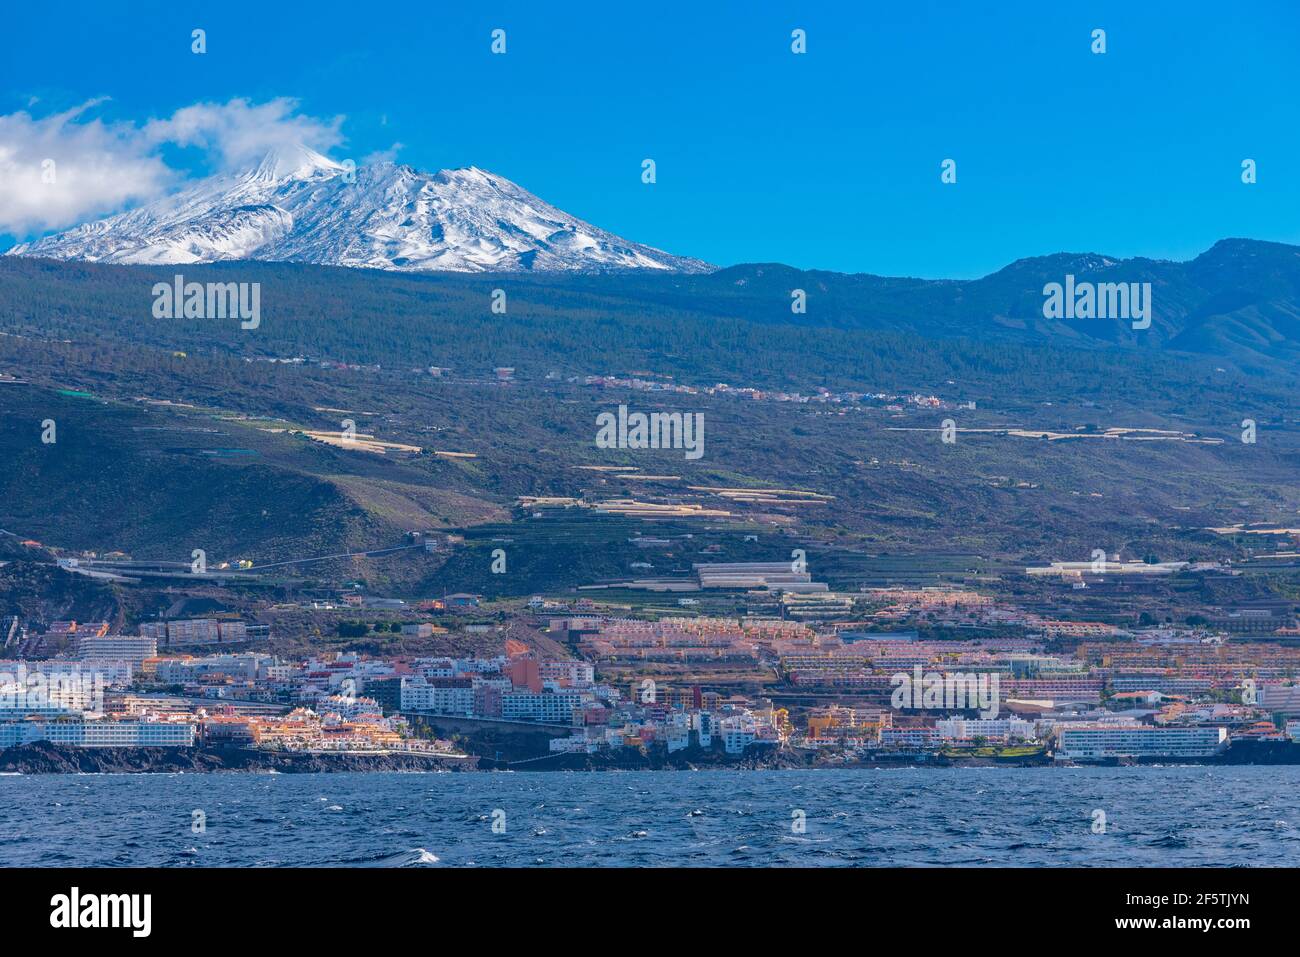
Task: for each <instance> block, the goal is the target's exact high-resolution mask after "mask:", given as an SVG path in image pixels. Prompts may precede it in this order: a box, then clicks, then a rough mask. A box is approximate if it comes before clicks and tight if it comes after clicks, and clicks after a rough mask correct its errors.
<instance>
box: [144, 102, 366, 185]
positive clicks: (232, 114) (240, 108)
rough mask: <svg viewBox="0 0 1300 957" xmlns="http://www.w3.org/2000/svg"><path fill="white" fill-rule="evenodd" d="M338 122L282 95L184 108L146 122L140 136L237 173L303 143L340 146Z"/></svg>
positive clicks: (318, 146) (317, 147)
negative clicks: (204, 153) (197, 151)
mask: <svg viewBox="0 0 1300 957" xmlns="http://www.w3.org/2000/svg"><path fill="white" fill-rule="evenodd" d="M342 124H343V117H341V116H336V117H334V119H332V120H329V121H325V120H319V119H316V118H315V117H311V116H304V115H302V114H300V113H299V112H298V102H297V101H296V100H292V99H288V98H286V97H278V98H277V99H274V100H269V101H267V102H266V103H262V104H256V103H250V102H249V101H248V100H244V99H234V100H231V101H230V102H229V103H195V104H194V105H193V106H187V107H184V108H182V109H179V110H177V111H176V112H175V113H173V114H172V115H171V117H170V119H166V120H151V121H150V122H149V123H148V124H146V125H145V128H144V134H145V136H146V137H147V138H149V139H151V140H153V141H155V142H159V143H175V144H177V145H178V146H198V147H201V148H203V149H205V150H210V151H212V152H213V153H215V154H216V156H217V158H218V159H219V160H220V163H221V165H222V166H223V167H225V168H226V169H239V168H242V167H245V166H248V165H250V164H252V163H256V162H257V161H258V160H260V159H261V158H262V157H263V156H265V155H266V154H267V152H269V151H270V150H273V149H285V148H290V147H293V146H297V145H302V146H308V147H311V148H312V149H314V150H316V151H317V152H320V153H324V152H327V151H328V150H330V149H333V148H334V147H336V146H338V145H339V144H340V143H342V142H343V135H342V134H341V133H340V132H339V127H340V126H341V125H342Z"/></svg>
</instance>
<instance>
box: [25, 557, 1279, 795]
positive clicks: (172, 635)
mask: <svg viewBox="0 0 1300 957" xmlns="http://www.w3.org/2000/svg"><path fill="white" fill-rule="evenodd" d="M694 571H695V576H696V579H697V581H698V582H699V583H701V585H702V587H703V588H705V589H708V590H709V591H710V593H713V594H716V593H718V590H724V591H727V592H728V593H739V594H743V595H745V596H746V597H747V598H748V600H749V601H750V602H752V607H753V612H752V613H748V614H744V615H738V616H735V617H731V616H721V615H714V614H706V613H704V612H701V611H699V610H696V609H694V608H692V607H691V606H690V605H688V604H685V602H696V601H697V600H696V599H685V600H684V602H683V603H682V604H679V605H677V606H676V608H675V609H674V610H673V611H672V612H671V613H668V614H659V615H653V616H651V615H634V614H628V613H627V610H626V609H622V608H617V607H614V606H612V605H609V604H602V603H600V602H597V601H595V600H593V599H592V598H590V597H578V598H573V597H560V596H556V597H544V596H534V597H532V598H530V599H529V600H527V601H513V602H484V601H483V599H482V597H481V596H478V595H470V594H455V595H447V596H442V597H441V598H439V599H436V600H430V601H425V602H420V603H411V604H408V603H406V602H401V601H397V602H395V603H394V602H389V603H387V604H386V603H384V602H382V601H375V600H373V599H372V600H367V601H364V602H363V601H361V600H359V599H354V600H348V601H342V600H341V601H339V602H338V610H339V611H341V612H342V613H345V614H346V613H350V612H352V611H353V610H355V609H361V610H363V611H370V612H372V613H373V612H376V610H382V611H383V612H384V613H386V614H389V615H390V621H389V622H378V623H374V624H368V623H364V622H362V623H358V622H355V621H352V620H350V619H342V618H340V619H339V620H338V625H337V629H338V632H339V634H340V635H353V636H361V635H366V636H368V635H371V634H372V631H371V629H372V628H376V629H378V628H382V629H383V630H384V631H385V632H387V633H389V634H392V635H395V636H401V637H402V638H403V639H408V640H410V641H412V642H414V643H416V644H417V645H420V644H422V645H423V646H425V647H427V648H428V649H429V651H428V652H425V653H421V652H412V653H398V654H384V653H376V652H373V651H364V650H355V649H353V650H339V651H325V650H321V651H317V652H315V653H312V654H309V655H304V656H290V655H286V654H284V653H277V652H273V651H271V650H268V649H269V648H270V646H271V644H272V642H273V638H274V634H273V632H274V629H275V627H276V626H275V625H274V624H267V623H266V622H262V621H257V620H255V619H253V618H245V617H243V616H240V615H236V614H232V613H221V614H219V615H217V616H214V617H198V618H176V619H166V620H151V621H141V622H138V623H136V625H135V627H134V628H131V629H129V630H121V629H113V628H112V627H111V626H110V625H109V623H108V622H104V621H98V622H94V621H91V622H87V621H72V620H61V621H51V622H39V621H34V620H26V619H23V618H21V617H19V616H9V617H7V618H5V619H4V620H3V621H0V641H3V645H4V649H5V651H4V655H3V657H4V660H0V747H2V748H6V749H13V748H19V749H21V748H23V747H25V746H30V745H33V744H36V743H38V742H48V743H50V744H53V745H57V746H61V747H66V748H81V749H98V748H159V749H196V748H198V749H207V750H211V751H217V752H220V751H223V750H224V751H239V752H241V753H247V752H275V753H280V754H285V753H297V754H312V755H330V754H348V755H353V756H357V755H361V756H374V757H376V758H378V757H380V756H392V755H408V756H409V755H420V756H427V757H430V758H435V757H436V758H437V759H439V761H440V766H448V765H452V766H455V767H456V768H458V769H468V768H484V769H488V768H502V769H504V768H528V769H537V770H543V769H547V768H566V769H575V768H582V769H586V768H602V767H671V766H681V767H688V766H689V767H698V766H726V765H728V764H744V765H746V766H764V767H818V766H854V765H878V766H889V765H897V764H917V763H920V764H954V763H956V764H960V763H991V764H999V763H1002V764H1014V765H1032V764H1044V765H1048V764H1055V763H1085V762H1110V763H1129V762H1169V761H1231V762H1242V763H1292V762H1297V761H1300V628H1298V627H1297V624H1296V621H1295V618H1294V616H1293V610H1292V609H1290V608H1280V609H1278V608H1268V609H1263V608H1256V609H1240V610H1231V611H1229V610H1224V611H1223V612H1222V614H1221V615H1219V616H1217V617H1207V616H1195V619H1194V621H1190V622H1182V623H1172V622H1151V623H1145V624H1141V625H1136V626H1122V625H1118V624H1114V623H1108V622H1102V621H1087V620H1071V619H1063V618H1058V617H1053V616H1047V615H1043V614H1041V613H1039V612H1036V611H1032V610H1028V609H1026V608H1023V607H1020V606H1018V605H1017V604H1016V603H1014V602H1012V601H1009V600H1007V599H1006V598H1005V597H999V596H996V595H992V594H987V593H983V592H981V591H980V590H978V589H975V588H970V587H960V586H953V585H940V586H927V587H899V586H889V587H877V588H863V589H862V590H860V591H858V592H856V593H848V592H845V593H836V592H831V591H829V590H827V589H826V588H825V586H824V585H821V584H820V583H817V582H813V581H812V580H811V574H810V572H809V571H808V570H807V568H806V566H803V565H800V564H798V563H796V564H794V565H791V564H789V563H778V562H769V563H731V564H725V563H713V564H709V563H705V564H699V565H697V566H696V567H695V570H694ZM1173 571H1180V572H1181V571H1186V569H1183V568H1177V569H1170V568H1162V567H1161V566H1159V565H1157V564H1147V565H1143V566H1142V568H1141V569H1138V568H1135V567H1132V566H1129V567H1125V566H1123V565H1120V564H1116V565H1115V567H1113V568H1111V567H1102V568H1094V567H1092V566H1090V565H1088V564H1087V563H1078V565H1077V567H1075V566H1071V565H1069V564H1068V563H1057V565H1056V566H1052V567H1049V568H1028V569H1026V570H1025V572H1026V575H1027V576H1029V577H1044V576H1047V577H1052V578H1059V579H1064V581H1065V582H1066V583H1067V584H1063V585H1062V587H1070V586H1069V585H1068V582H1070V581H1074V582H1076V583H1084V584H1086V583H1087V582H1088V581H1089V580H1093V581H1094V583H1095V582H1096V580H1099V579H1104V578H1115V577H1123V576H1124V575H1143V576H1147V577H1149V576H1156V577H1158V576H1161V575H1164V574H1169V573H1172V572H1173ZM314 604H315V605H316V606H318V607H320V606H322V605H323V604H328V603H321V602H316V603H314ZM329 607H330V610H331V611H332V610H334V606H333V605H330V606H329ZM457 639H466V640H468V641H469V642H470V643H471V644H472V646H473V647H477V648H492V649H495V650H494V651H493V653H485V652H482V651H480V652H477V653H472V654H465V653H436V651H435V650H434V649H436V647H437V646H438V645H439V643H440V642H442V643H445V644H446V645H447V646H448V647H451V646H452V645H454V644H455V643H456V640H457ZM466 646H467V647H468V646H469V645H466Z"/></svg>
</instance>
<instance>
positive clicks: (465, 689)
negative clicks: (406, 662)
mask: <svg viewBox="0 0 1300 957" xmlns="http://www.w3.org/2000/svg"><path fill="white" fill-rule="evenodd" d="M401 710H403V711H429V712H432V713H434V714H447V715H461V716H463V717H472V716H473V714H474V685H473V682H472V681H471V680H470V679H469V678H465V679H463V680H456V679H442V680H438V679H434V680H433V681H426V680H425V679H423V678H403V679H402V699H401Z"/></svg>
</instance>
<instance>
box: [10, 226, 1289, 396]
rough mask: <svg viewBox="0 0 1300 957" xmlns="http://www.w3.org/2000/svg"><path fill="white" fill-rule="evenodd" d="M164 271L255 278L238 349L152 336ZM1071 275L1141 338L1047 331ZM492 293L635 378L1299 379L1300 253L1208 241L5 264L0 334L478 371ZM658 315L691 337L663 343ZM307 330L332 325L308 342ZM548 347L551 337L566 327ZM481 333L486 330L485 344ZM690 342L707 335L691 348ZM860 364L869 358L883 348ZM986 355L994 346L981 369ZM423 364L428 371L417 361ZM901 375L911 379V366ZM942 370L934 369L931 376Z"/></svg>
mask: <svg viewBox="0 0 1300 957" xmlns="http://www.w3.org/2000/svg"><path fill="white" fill-rule="evenodd" d="M177 273H183V274H184V275H185V276H186V277H187V278H191V279H198V280H200V281H208V280H214V279H215V280H220V281H229V280H239V281H251V282H261V283H262V284H263V296H264V313H265V314H266V315H267V316H268V319H269V322H268V325H267V327H266V328H264V329H263V330H262V331H261V334H259V335H257V336H249V337H244V338H243V339H242V341H240V340H238V339H231V338H230V337H229V336H228V333H229V330H228V329H226V330H222V329H217V328H214V327H213V325H212V324H211V323H202V322H200V323H193V322H186V321H184V320H174V321H170V322H168V323H167V324H166V325H162V324H160V323H159V322H157V321H156V320H152V318H151V317H150V315H149V311H148V307H149V304H150V298H149V289H150V287H151V286H152V284H153V283H154V282H157V281H170V280H171V279H172V277H173V276H174V275H176V274H177ZM1067 274H1071V275H1073V276H1074V277H1075V279H1076V281H1078V282H1085V281H1089V282H1096V283H1103V282H1113V283H1121V282H1122V283H1133V282H1138V283H1141V282H1149V283H1151V287H1152V299H1153V303H1154V305H1153V310H1152V311H1153V316H1152V322H1151V327H1150V328H1149V329H1144V330H1134V329H1132V328H1131V327H1130V323H1128V322H1126V321H1122V320H1114V319H1047V318H1044V316H1043V300H1044V295H1043V287H1044V285H1045V284H1047V283H1050V282H1057V283H1060V282H1063V281H1064V279H1065V276H1066V275H1067ZM497 288H501V289H503V290H504V291H505V292H506V293H507V296H508V297H509V310H508V313H507V315H508V316H510V317H511V318H515V319H518V318H525V319H527V320H528V322H529V324H530V326H529V329H530V331H529V333H527V334H525V335H524V339H525V340H526V349H527V352H528V353H529V354H531V355H538V354H543V355H545V354H547V353H552V354H553V355H555V356H556V357H558V358H563V357H564V356H565V354H566V350H565V347H564V346H563V345H561V344H560V343H559V342H557V341H555V340H556V337H555V336H553V335H552V329H551V324H550V320H558V319H563V320H565V322H566V325H568V326H572V325H573V324H574V323H579V322H580V323H583V324H584V332H583V334H582V336H581V339H582V341H584V342H588V343H590V344H592V345H593V346H594V347H596V348H597V349H598V350H601V351H607V352H611V353H617V352H620V351H621V353H622V354H621V355H619V356H618V358H617V359H615V364H618V363H619V362H622V361H623V360H624V359H627V360H629V364H628V367H631V368H635V367H636V366H637V364H636V363H635V362H632V361H630V360H631V356H630V355H628V353H634V352H641V351H645V350H650V351H651V353H652V354H653V351H654V350H656V349H657V348H659V349H662V351H663V353H664V356H663V358H664V359H670V360H674V361H677V362H679V363H680V364H679V366H678V368H679V370H680V371H681V372H682V373H686V372H690V371H696V370H698V372H699V373H700V374H701V375H727V374H729V373H728V371H727V370H728V363H727V362H726V361H725V358H724V359H723V361H714V362H712V363H710V362H708V361H702V357H701V356H700V355H699V354H698V350H699V348H701V347H702V346H704V344H705V342H707V343H708V345H709V346H711V347H712V351H714V352H717V351H719V349H721V351H723V352H729V353H730V355H732V356H736V355H741V356H746V357H752V358H753V359H754V360H755V361H758V360H761V358H762V356H761V350H760V353H759V354H756V353H755V350H754V348H753V343H752V339H753V338H754V337H755V336H756V335H761V336H762V337H763V338H764V339H765V340H767V341H768V342H779V344H780V346H781V348H780V349H778V350H777V351H781V352H784V351H785V349H786V345H787V344H789V345H795V344H798V345H800V346H801V347H806V346H808V345H810V344H811V345H813V346H814V348H813V349H812V350H807V349H806V348H801V351H806V352H808V353H809V354H808V355H807V360H808V363H809V366H808V367H807V368H806V371H809V372H815V373H816V374H817V375H819V376H821V377H823V378H827V377H829V376H832V375H834V374H835V372H836V371H837V366H842V365H843V363H842V362H837V361H835V358H836V357H841V358H842V357H843V356H844V355H845V353H844V348H845V344H844V341H843V340H840V341H836V340H834V339H825V338H823V339H821V340H819V341H818V342H817V343H810V342H808V341H801V340H799V339H798V338H797V337H795V336H793V335H792V334H791V333H789V332H784V331H782V332H773V331H771V330H769V331H767V332H765V333H761V334H759V333H754V332H753V331H752V330H751V331H747V330H746V329H745V328H744V326H743V325H738V323H747V322H757V323H760V324H765V325H776V326H781V327H799V328H825V329H840V330H864V331H869V332H876V333H894V334H899V335H904V336H917V337H923V338H924V339H925V340H926V341H928V342H930V343H934V342H935V340H936V339H937V340H945V341H952V340H964V341H965V344H964V345H963V348H962V360H961V361H962V363H963V364H968V363H970V362H975V363H978V362H979V361H981V360H982V358H983V356H982V355H981V353H980V351H979V349H978V343H997V342H1003V341H1012V342H1016V343H1019V344H1021V345H1026V346H1038V347H1043V348H1046V349H1060V348H1064V349H1071V350H1073V349H1078V348H1088V349H1092V348H1102V347H1123V348H1125V349H1126V350H1127V349H1131V350H1135V351H1138V352H1145V353H1177V354H1190V355H1200V356H1205V357H1207V358H1211V359H1213V360H1215V361H1217V362H1220V363H1230V364H1233V365H1235V366H1237V367H1238V368H1240V369H1242V370H1243V371H1250V372H1256V371H1266V372H1281V373H1284V374H1285V373H1291V374H1294V373H1295V372H1296V370H1297V369H1300V247H1297V246H1289V245H1284V244H1281V243H1268V242H1258V241H1254V240H1245V239H1227V240H1222V241H1220V242H1218V243H1216V244H1215V245H1214V246H1213V247H1212V248H1211V249H1209V250H1207V251H1206V252H1204V253H1202V254H1201V255H1200V256H1197V257H1196V258H1195V259H1193V260H1190V261H1189V262H1182V263H1178V262H1170V261H1159V260H1150V259H1127V260H1124V259H1115V258H1111V257H1106V256H1102V255H1096V254H1069V253H1058V254H1055V255H1051V256H1041V257H1035V258H1031V259H1022V260H1019V261H1017V262H1015V263H1012V264H1010V265H1008V266H1006V267H1005V268H1003V269H1001V270H999V271H997V272H995V273H993V274H991V275H989V276H985V277H984V278H982V279H975V280H961V281H958V280H923V279H905V278H886V277H880V276H872V275H868V274H843V273H830V272H822V271H816V270H810V271H805V270H798V269H794V268H792V267H789V266H782V265H779V264H747V265H740V266H732V267H729V268H726V269H722V270H718V271H717V272H713V273H710V274H702V275H683V274H667V275H661V274H646V273H636V272H624V273H616V274H607V275H577V276H548V275H525V274H508V275H507V274H497V275H486V276H472V275H465V274H457V273H423V274H414V275H394V274H391V273H381V272H374V271H358V270H348V269H334V268H326V267H311V266H293V265H288V264H275V263H233V264H221V265H216V266H186V267H180V266H176V267H170V266H169V267H138V266H125V267H121V266H118V267H115V266H100V265H93V264H83V263H59V262H53V261H43V260H32V259H25V258H21V257H3V258H0V308H2V309H3V316H2V318H0V321H2V322H4V323H5V325H6V327H7V328H10V329H12V330H13V331H18V330H19V329H27V330H31V331H33V332H37V333H43V334H45V335H59V334H68V335H69V337H71V334H72V333H75V332H76V331H78V330H91V329H96V330H97V329H101V328H102V327H103V325H105V324H111V323H112V322H113V320H128V319H138V320H140V322H139V323H138V324H137V328H134V329H130V328H118V329H116V330H114V331H115V334H116V335H119V336H122V337H123V338H127V339H133V338H145V337H147V338H149V339H151V340H154V341H161V340H166V341H168V342H174V343H176V344H177V346H178V347H185V346H189V347H191V348H192V347H197V346H201V345H203V344H205V343H214V344H215V343H220V342H222V341H223V340H224V341H225V342H226V343H227V344H234V343H236V342H237V344H238V347H239V349H240V351H246V350H251V351H254V352H258V351H265V350H267V349H274V350H275V351H276V352H277V353H278V354H283V352H284V351H285V350H294V351H297V352H304V353H312V354H318V353H320V352H322V351H324V350H323V349H322V347H323V346H332V345H333V344H334V340H335V339H336V338H337V336H336V331H337V327H338V325H339V323H340V321H342V320H345V319H346V315H347V313H348V311H350V310H355V311H356V312H380V313H382V315H383V319H382V320H381V322H380V324H378V325H376V324H374V323H370V324H368V326H367V330H368V333H369V334H368V335H367V336H366V337H364V339H357V338H353V339H352V341H351V342H350V344H349V345H350V349H349V350H348V353H347V354H345V353H344V350H342V349H338V348H335V349H332V350H331V351H333V352H334V354H335V356H336V357H337V358H340V359H349V360H351V361H361V362H373V361H385V360H387V361H392V359H393V358H394V357H395V356H398V355H402V354H406V353H409V352H412V351H418V350H420V349H421V347H438V348H443V347H446V348H449V349H450V350H451V352H452V355H451V358H453V359H456V360H458V361H462V362H463V361H466V360H468V361H482V362H488V361H494V360H497V359H500V358H501V353H502V351H503V350H506V351H508V350H511V349H512V348H513V347H514V346H515V345H517V344H518V343H516V342H515V341H514V336H513V335H512V332H513V330H512V328H511V326H512V323H511V322H510V319H508V318H506V317H504V316H500V315H495V314H492V313H491V312H490V311H489V299H490V296H491V293H492V290H493V289H497ZM795 289H803V290H805V292H806V293H807V311H806V312H804V313H799V314H796V313H793V312H792V311H791V292H792V290H795ZM421 317H428V318H429V319H432V320H436V319H440V318H446V319H454V320H455V321H456V322H457V323H460V324H461V325H462V326H463V327H464V328H465V329H466V331H467V332H469V333H470V334H471V335H469V336H464V337H457V339H456V340H455V341H454V342H453V343H444V342H438V341H437V339H436V335H435V334H432V331H431V330H428V329H422V328H421V327H420V319H421ZM389 319H391V320H392V322H388V321H387V320H389ZM659 319H664V320H669V321H672V322H675V323H677V324H679V325H682V324H684V325H686V326H688V327H691V329H692V330H693V331H692V332H688V333H687V334H685V335H682V336H675V337H671V338H670V339H669V340H665V338H664V337H663V336H662V334H661V332H662V330H661V327H660V326H659V325H658V323H657V320H659ZM321 321H327V322H328V323H329V324H330V326H332V327H335V328H324V329H322V328H321V327H320V325H319V323H320V322H321ZM272 323H273V324H272ZM489 329H491V330H493V331H492V333H491V334H490V335H489V334H487V333H488V330H489ZM559 333H560V335H561V336H563V334H564V330H560V331H559ZM480 334H484V338H483V339H481V340H480V339H479V335H480ZM692 335H694V336H695V337H697V338H701V337H707V338H701V341H697V342H695V343H692V341H691V338H692ZM780 340H785V341H784V342H780ZM825 342H832V343H834V344H833V345H831V346H829V347H828V349H827V352H826V354H825V356H824V357H822V356H819V355H818V354H817V353H818V350H817V349H816V346H817V345H818V344H820V343H825ZM905 343H906V340H903V339H895V340H893V341H890V342H888V345H889V346H890V348H889V349H887V350H883V351H886V352H888V351H894V352H898V351H900V350H902V349H904V348H905ZM912 344H915V340H913V341H912ZM552 345H554V346H555V347H556V348H554V349H552V348H550V347H551V346H552ZM566 345H567V344H566ZM476 346H478V347H479V348H477V352H475V351H474V350H475V349H476ZM313 347H314V348H313ZM680 350H687V352H685V353H684V352H682V351H680ZM690 350H696V354H690V352H689V351H690ZM941 351H942V350H941ZM488 352H491V353H492V355H491V356H488V355H487V353H488ZM872 352H873V353H874V354H877V355H878V354H880V353H881V352H882V350H880V349H875V350H872ZM998 352H999V349H998V348H997V347H995V348H994V349H992V350H990V351H989V352H988V353H987V355H989V356H993V355H997V354H998ZM425 357H428V358H431V360H432V359H435V358H436V357H430V356H428V354H427V352H426V353H425V355H424V356H422V358H425ZM479 357H481V359H479ZM611 358H613V356H612V355H611ZM713 358H717V357H716V356H715V357H713ZM444 361H445V360H444ZM1125 361H1128V360H1127V359H1126V360H1125ZM447 364H449V363H447ZM904 365H905V367H906V368H908V369H909V370H915V369H916V363H915V362H914V361H911V360H909V361H908V362H906V363H905V364H904ZM746 368H750V367H748V366H747V367H746ZM870 371H872V372H876V371H878V370H876V369H875V368H873V369H871V370H870ZM940 371H941V370H940V369H938V368H937V367H936V368H935V372H936V374H937V373H938V372H940ZM950 371H952V370H950ZM955 371H958V372H960V371H961V368H960V367H958V368H957V369H956V370H955ZM730 374H733V375H734V373H730Z"/></svg>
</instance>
